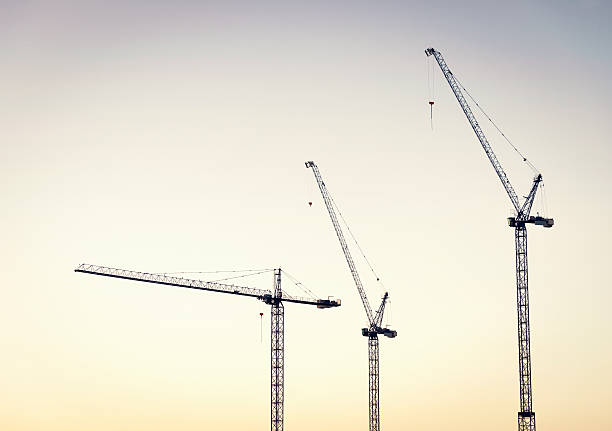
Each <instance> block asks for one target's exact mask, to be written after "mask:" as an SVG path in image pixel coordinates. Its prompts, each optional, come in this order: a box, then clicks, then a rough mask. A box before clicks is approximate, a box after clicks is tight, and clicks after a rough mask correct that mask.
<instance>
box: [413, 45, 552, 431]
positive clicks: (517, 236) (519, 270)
mask: <svg viewBox="0 0 612 431" xmlns="http://www.w3.org/2000/svg"><path fill="white" fill-rule="evenodd" d="M425 54H426V55H427V56H428V57H429V56H431V55H433V56H434V58H435V59H436V61H437V62H438V65H439V66H440V69H441V70H442V73H443V74H444V77H445V78H446V81H447V82H448V84H449V85H450V87H451V90H452V91H453V93H454V94H455V97H456V98H457V101H458V102H459V105H460V106H461V108H462V109H463V113H464V114H465V116H466V117H467V119H468V121H469V123H470V125H471V126H472V129H473V130H474V133H476V136H477V138H478V140H479V141H480V144H481V145H482V148H483V149H484V151H485V153H486V155H487V157H488V159H489V161H490V162H491V165H493V169H494V170H495V173H496V174H497V176H498V177H499V179H500V181H501V183H502V185H503V186H504V189H505V190H506V193H507V194H508V197H509V198H510V201H511V202H512V205H513V206H514V210H515V212H516V214H515V216H514V217H509V218H508V224H509V225H510V227H513V228H515V230H514V242H515V251H516V262H515V263H516V303H517V304H516V305H517V326H518V328H517V329H518V331H517V332H518V351H519V394H520V395H519V404H520V411H519V412H518V429H519V431H535V429H536V422H535V412H534V411H533V396H532V386H531V347H530V345H531V335H530V327H529V276H528V270H527V228H526V224H527V223H532V224H535V225H540V226H544V227H552V226H553V224H554V220H553V219H552V218H544V217H540V216H539V215H538V216H536V217H534V216H530V215H529V214H530V212H531V207H532V205H533V201H534V199H535V195H536V192H537V189H538V186H539V185H540V183H541V182H542V175H541V174H537V175H536V177H535V178H534V180H533V185H532V187H531V190H530V192H529V195H528V196H527V197H526V198H525V202H524V203H523V205H522V206H521V205H520V203H519V199H518V197H517V195H516V192H515V191H514V188H513V187H512V184H511V183H510V180H509V179H508V177H507V175H506V173H505V172H504V170H503V168H502V166H501V164H500V162H499V160H498V159H497V157H496V156H495V153H494V152H493V149H492V148H491V145H490V144H489V141H487V138H486V136H485V135H484V133H483V131H482V129H481V128H480V125H479V124H478V121H476V118H475V117H474V114H473V113H472V110H471V109H470V106H469V105H468V103H467V101H466V100H465V97H464V96H463V93H462V92H461V88H460V85H459V83H458V81H457V80H456V79H455V76H454V75H453V73H452V72H451V71H450V68H449V67H448V65H447V64H446V62H445V61H444V57H442V54H441V53H440V52H439V51H436V50H435V49H433V48H427V49H426V50H425Z"/></svg>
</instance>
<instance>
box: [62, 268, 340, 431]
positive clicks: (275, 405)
mask: <svg viewBox="0 0 612 431" xmlns="http://www.w3.org/2000/svg"><path fill="white" fill-rule="evenodd" d="M74 271H75V272H82V273H85V274H93V275H102V276H105V277H112V278H122V279H125V280H134V281H142V282H145V283H154V284H163V285H166V286H178V287H185V288H187V289H197V290H206V291H209V292H220V293H229V294H231V295H241V296H250V297H251V298H255V299H258V300H260V301H263V302H264V303H266V304H268V305H270V306H271V309H272V320H271V323H270V352H271V353H270V358H271V367H270V368H271V371H270V381H271V382H270V386H271V392H270V395H271V408H270V421H271V425H270V427H271V430H272V431H282V430H283V422H284V410H283V408H284V400H285V395H284V394H285V391H284V387H285V307H284V306H283V302H293V303H296V304H306V305H316V306H317V308H331V307H339V306H340V300H339V299H336V300H332V299H310V298H301V297H297V296H290V295H288V294H287V293H285V292H283V291H282V290H281V270H280V268H279V269H275V270H274V291H273V292H271V291H269V290H261V289H253V288H250V287H242V286H236V285H233V284H223V283H217V282H212V281H202V280H192V279H188V278H182V277H170V276H167V275H165V274H151V273H147V272H136V271H129V270H126V269H116V268H108V267H105V266H97V265H89V264H85V263H83V264H81V265H79V266H78V267H77V268H76V269H75V270H74Z"/></svg>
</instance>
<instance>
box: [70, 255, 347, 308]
mask: <svg viewBox="0 0 612 431" xmlns="http://www.w3.org/2000/svg"><path fill="white" fill-rule="evenodd" d="M74 271H75V272H82V273H85V274H94V275H101V276H104V277H113V278H122V279H124V280H134V281H142V282H145V283H153V284H162V285H166V286H177V287H185V288H187V289H197V290H205V291H209V292H220V293H229V294H232V295H241V296H250V297H252V298H257V299H259V300H260V301H263V302H265V303H267V304H271V303H273V302H279V301H282V302H293V303H297V304H307V305H316V306H317V307H318V308H331V307H339V306H340V304H341V301H340V300H339V299H335V300H333V299H311V298H302V297H299V296H291V295H287V294H286V293H284V292H283V293H281V297H280V298H276V297H274V295H273V294H272V292H271V291H269V290H262V289H253V288H251V287H244V286H236V285H233V284H224V283H217V282H214V281H203V280H194V279H189V278H183V277H170V276H167V275H164V274H153V273H148V272H138V271H130V270H127V269H118V268H109V267H106V266H99V265H90V264H86V263H83V264H81V265H79V266H78V267H77V268H76V269H75V270H74Z"/></svg>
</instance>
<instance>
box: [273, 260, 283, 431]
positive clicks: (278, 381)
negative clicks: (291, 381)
mask: <svg viewBox="0 0 612 431" xmlns="http://www.w3.org/2000/svg"><path fill="white" fill-rule="evenodd" d="M275 275H276V276H275V277H274V280H275V282H274V291H275V292H274V293H275V295H274V296H275V301H274V302H273V303H272V307H271V308H272V319H271V325H270V346H271V349H270V362H271V364H270V365H271V367H270V369H271V375H270V382H271V385H270V386H271V388H270V396H271V403H270V406H271V412H270V426H271V430H272V431H283V424H284V420H283V418H284V411H283V408H284V401H285V389H284V388H285V307H284V306H283V303H282V302H281V294H282V293H281V290H280V270H278V273H277V274H275Z"/></svg>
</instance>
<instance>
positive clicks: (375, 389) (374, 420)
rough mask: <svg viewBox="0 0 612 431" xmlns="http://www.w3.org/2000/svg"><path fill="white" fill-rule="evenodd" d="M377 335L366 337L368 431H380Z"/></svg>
mask: <svg viewBox="0 0 612 431" xmlns="http://www.w3.org/2000/svg"><path fill="white" fill-rule="evenodd" d="M378 361H379V354H378V334H376V333H374V334H372V333H370V335H369V336H368V363H369V367H368V368H369V374H370V377H369V382H370V431H380V413H379V409H378V406H379V405H380V392H379V368H378Z"/></svg>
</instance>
